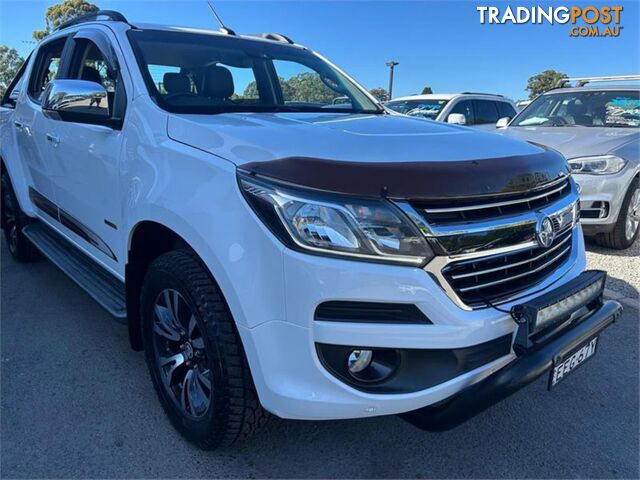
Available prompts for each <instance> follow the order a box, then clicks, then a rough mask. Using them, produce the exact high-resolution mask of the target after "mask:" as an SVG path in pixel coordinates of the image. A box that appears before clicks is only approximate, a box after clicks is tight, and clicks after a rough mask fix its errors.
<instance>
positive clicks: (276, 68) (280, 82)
mask: <svg viewBox="0 0 640 480" xmlns="http://www.w3.org/2000/svg"><path fill="white" fill-rule="evenodd" d="M128 35H129V39H130V41H131V44H132V46H133V48H134V51H135V54H136V59H137V61H138V64H139V66H140V69H141V71H142V72H143V75H144V76H145V80H146V83H147V88H148V89H149V93H150V94H151V96H152V97H153V98H154V99H155V100H156V102H157V103H158V105H160V106H161V107H162V108H164V109H166V110H169V111H172V112H179V113H222V112H281V111H287V112H289V111H294V112H341V113H382V112H383V110H382V109H381V108H379V107H378V106H377V105H376V104H375V103H374V102H373V101H372V100H371V99H370V98H369V97H368V96H367V95H366V94H365V93H364V92H363V91H362V90H361V89H360V88H358V87H357V86H356V85H354V84H353V82H351V81H350V80H349V79H348V78H346V77H345V76H344V75H343V74H341V73H340V72H339V71H337V70H336V69H335V68H333V67H332V66H331V65H330V64H328V63H327V62H326V61H324V60H322V59H321V58H320V57H318V56H317V55H315V54H313V53H311V52H309V51H308V50H306V49H304V48H301V47H296V46H292V45H283V44H277V43H275V42H270V41H253V40H247V39H242V38H238V37H233V36H227V35H212V34H204V33H202V34H200V33H187V32H169V31H161V30H137V31H136V30H130V31H129V32H128Z"/></svg>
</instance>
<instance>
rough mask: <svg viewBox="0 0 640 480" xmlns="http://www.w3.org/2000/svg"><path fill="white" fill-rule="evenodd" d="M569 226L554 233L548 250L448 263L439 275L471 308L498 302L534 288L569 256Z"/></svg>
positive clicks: (571, 229)
mask: <svg viewBox="0 0 640 480" xmlns="http://www.w3.org/2000/svg"><path fill="white" fill-rule="evenodd" d="M572 233H573V228H572V225H569V226H567V227H565V228H564V230H563V231H560V232H558V233H557V234H556V238H555V240H554V241H553V243H552V244H551V246H550V247H548V248H543V247H539V246H534V247H530V248H526V249H523V250H517V251H512V252H509V253H504V254H499V255H490V256H486V257H480V258H474V259H471V260H463V261H459V262H452V263H449V264H448V265H447V266H446V267H445V268H444V269H443V270H442V274H443V275H444V277H445V279H446V280H447V282H449V284H450V285H451V287H452V288H453V290H454V291H455V293H456V295H458V297H459V298H460V300H462V301H463V302H464V303H465V304H467V305H468V306H470V307H472V308H477V307H482V306H487V305H488V304H489V302H490V303H500V302H502V301H505V300H507V299H509V298H512V297H514V296H515V295H517V294H518V293H520V292H523V291H525V290H528V289H530V288H532V287H534V286H535V285H536V284H538V283H540V282H542V281H543V280H544V279H545V278H546V277H548V276H549V275H551V273H553V272H554V271H556V270H557V269H558V267H559V266H560V265H562V264H563V263H564V262H566V261H567V260H568V258H569V256H570V255H571V245H572Z"/></svg>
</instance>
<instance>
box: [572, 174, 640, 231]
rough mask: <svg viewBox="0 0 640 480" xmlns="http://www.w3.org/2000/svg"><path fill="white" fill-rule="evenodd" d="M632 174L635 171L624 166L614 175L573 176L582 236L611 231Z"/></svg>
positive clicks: (633, 175) (632, 176)
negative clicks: (583, 234) (578, 194)
mask: <svg viewBox="0 0 640 480" xmlns="http://www.w3.org/2000/svg"><path fill="white" fill-rule="evenodd" d="M636 174H637V171H636V170H634V169H633V168H629V166H627V167H626V168H623V169H622V171H620V172H618V173H616V174H614V175H581V174H574V175H573V178H574V179H575V180H576V182H577V183H578V185H580V188H581V192H580V206H581V209H580V210H581V212H582V218H581V219H580V221H581V223H582V228H583V230H584V233H585V235H595V234H597V233H600V232H609V231H611V230H612V229H613V228H614V226H615V223H616V220H617V219H618V214H619V213H620V208H621V206H622V202H623V200H624V196H625V194H626V193H627V189H628V188H629V185H630V184H631V181H632V180H633V178H634V177H635V175H636Z"/></svg>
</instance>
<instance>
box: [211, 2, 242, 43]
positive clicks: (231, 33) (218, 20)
mask: <svg viewBox="0 0 640 480" xmlns="http://www.w3.org/2000/svg"><path fill="white" fill-rule="evenodd" d="M207 5H209V10H211V13H213V16H214V17H215V18H216V21H217V22H218V23H219V24H220V31H221V32H222V33H226V34H227V35H235V34H236V32H234V31H233V30H231V29H230V28H227V27H225V26H224V23H222V19H221V18H220V16H219V15H218V14H217V13H216V11H215V9H214V8H213V5H211V2H207Z"/></svg>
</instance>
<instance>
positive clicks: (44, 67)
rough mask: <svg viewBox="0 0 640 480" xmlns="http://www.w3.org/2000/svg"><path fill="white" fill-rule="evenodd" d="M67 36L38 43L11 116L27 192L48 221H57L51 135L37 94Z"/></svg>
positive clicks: (51, 75) (57, 66) (57, 65)
mask: <svg viewBox="0 0 640 480" xmlns="http://www.w3.org/2000/svg"><path fill="white" fill-rule="evenodd" d="M67 40H68V38H67V37H66V36H65V37H57V38H54V39H52V40H49V41H47V42H45V43H43V44H41V45H40V47H39V48H38V50H37V52H36V56H35V59H34V62H33V66H32V67H31V71H30V75H29V78H28V81H26V80H27V79H25V81H23V83H22V85H21V88H22V89H25V92H24V94H22V95H21V97H20V98H21V101H20V102H17V104H16V109H15V115H14V120H13V121H14V128H15V130H16V139H15V141H16V145H17V147H18V152H19V155H20V159H21V163H22V165H23V167H24V168H25V170H26V173H27V177H28V178H29V180H28V181H29V182H30V184H29V192H28V195H29V197H30V198H31V201H32V203H33V204H34V205H35V206H36V208H37V209H38V211H39V213H40V214H42V216H43V218H44V219H46V220H49V221H57V219H58V218H57V217H58V212H57V208H56V195H55V189H54V187H53V182H52V180H51V174H52V172H51V159H52V151H51V147H50V142H51V138H49V137H47V126H46V124H47V123H48V121H49V120H48V119H47V118H45V117H44V115H43V114H42V108H41V103H42V98H41V95H42V92H43V90H44V89H45V87H46V86H47V84H48V83H49V82H50V81H51V80H53V79H55V78H56V77H57V76H58V73H59V71H60V70H61V66H62V65H61V62H62V57H63V51H64V49H65V46H66V44H67Z"/></svg>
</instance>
